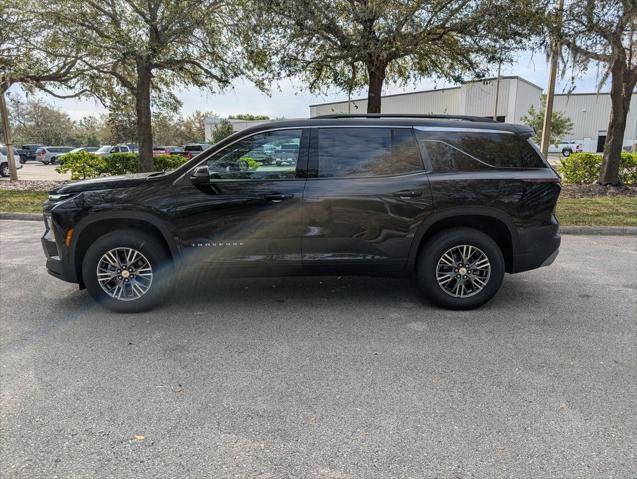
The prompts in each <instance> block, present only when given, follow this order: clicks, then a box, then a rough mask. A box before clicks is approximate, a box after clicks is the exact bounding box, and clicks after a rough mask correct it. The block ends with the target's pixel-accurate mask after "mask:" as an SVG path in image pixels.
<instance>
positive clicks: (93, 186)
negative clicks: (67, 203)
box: [50, 172, 167, 195]
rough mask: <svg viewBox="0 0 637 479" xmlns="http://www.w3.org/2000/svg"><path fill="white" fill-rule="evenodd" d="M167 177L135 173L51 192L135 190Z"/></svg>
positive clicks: (61, 187) (73, 184)
mask: <svg viewBox="0 0 637 479" xmlns="http://www.w3.org/2000/svg"><path fill="white" fill-rule="evenodd" d="M166 177H167V175H164V174H163V173H161V172H154V173H135V174H132V175H122V176H107V177H101V178H93V179H91V180H82V181H75V182H72V183H65V184H63V185H62V186H59V187H57V188H55V189H53V190H51V192H50V193H51V194H58V195H60V194H62V195H63V194H69V193H82V192H83V191H95V190H110V189H114V188H133V187H135V186H139V185H142V184H146V183H148V182H149V181H161V180H162V179H166Z"/></svg>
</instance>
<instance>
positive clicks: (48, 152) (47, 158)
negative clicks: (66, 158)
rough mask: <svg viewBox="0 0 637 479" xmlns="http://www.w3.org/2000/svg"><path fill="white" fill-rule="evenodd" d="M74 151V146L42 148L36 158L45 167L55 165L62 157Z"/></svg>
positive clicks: (37, 152) (37, 151)
mask: <svg viewBox="0 0 637 479" xmlns="http://www.w3.org/2000/svg"><path fill="white" fill-rule="evenodd" d="M72 149H73V147H72V146H41V147H40V148H38V149H37V150H36V152H35V158H36V160H38V161H41V162H42V163H44V164H45V165H48V164H53V165H55V164H56V163H57V161H58V158H59V156H60V155H63V154H64V153H68V152H69V151H71V150H72Z"/></svg>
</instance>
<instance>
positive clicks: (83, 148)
mask: <svg viewBox="0 0 637 479" xmlns="http://www.w3.org/2000/svg"><path fill="white" fill-rule="evenodd" d="M97 150H99V147H97V146H78V147H77V148H73V149H72V150H71V151H69V153H79V152H80V151H86V152H88V153H95V152H96V151H97Z"/></svg>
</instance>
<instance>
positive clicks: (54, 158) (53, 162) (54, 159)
mask: <svg viewBox="0 0 637 479" xmlns="http://www.w3.org/2000/svg"><path fill="white" fill-rule="evenodd" d="M57 162H58V159H57V158H56V157H55V156H54V157H53V158H51V164H52V165H55V164H56V163H57Z"/></svg>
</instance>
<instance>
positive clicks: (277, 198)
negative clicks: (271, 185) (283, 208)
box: [264, 193, 292, 203]
mask: <svg viewBox="0 0 637 479" xmlns="http://www.w3.org/2000/svg"><path fill="white" fill-rule="evenodd" d="M264 198H265V200H266V201H270V202H272V203H281V201H283V200H286V199H288V198H292V195H284V194H283V193H268V194H267V195H265V196H264Z"/></svg>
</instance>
